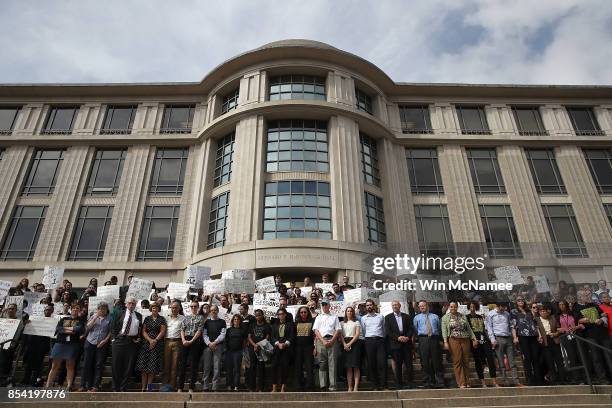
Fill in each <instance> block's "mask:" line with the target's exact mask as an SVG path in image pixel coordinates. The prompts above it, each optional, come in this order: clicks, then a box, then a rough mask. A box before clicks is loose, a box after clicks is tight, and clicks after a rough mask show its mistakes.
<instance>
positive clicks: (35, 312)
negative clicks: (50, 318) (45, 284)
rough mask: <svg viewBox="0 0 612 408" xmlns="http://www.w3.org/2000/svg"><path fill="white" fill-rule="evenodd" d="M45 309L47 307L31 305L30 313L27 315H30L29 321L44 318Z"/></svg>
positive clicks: (38, 304) (36, 304)
mask: <svg viewBox="0 0 612 408" xmlns="http://www.w3.org/2000/svg"><path fill="white" fill-rule="evenodd" d="M45 307H47V305H43V304H40V303H35V304H33V305H32V306H31V307H30V312H29V313H28V314H29V315H30V319H35V318H39V317H40V318H42V317H45Z"/></svg>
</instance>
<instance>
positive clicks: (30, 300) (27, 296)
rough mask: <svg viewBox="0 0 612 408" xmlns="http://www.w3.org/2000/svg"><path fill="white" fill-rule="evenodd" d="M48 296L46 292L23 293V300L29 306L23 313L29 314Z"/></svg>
mask: <svg viewBox="0 0 612 408" xmlns="http://www.w3.org/2000/svg"><path fill="white" fill-rule="evenodd" d="M47 296H48V295H47V294H46V293H44V292H23V300H24V301H25V302H26V303H27V304H28V305H27V306H26V307H25V308H24V309H23V311H24V312H26V313H28V314H29V313H30V312H31V311H32V306H33V305H35V304H37V303H40V301H41V300H42V299H44V298H46V297H47Z"/></svg>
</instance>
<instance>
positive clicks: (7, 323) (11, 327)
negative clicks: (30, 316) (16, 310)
mask: <svg viewBox="0 0 612 408" xmlns="http://www.w3.org/2000/svg"><path fill="white" fill-rule="evenodd" d="M20 322H21V320H19V319H0V343H3V342H5V341H7V340H12V339H13V338H14V337H15V333H16V332H17V328H19V323H20ZM10 345H11V343H10V342H9V343H6V344H4V347H3V348H4V349H6V350H8V349H9V348H10Z"/></svg>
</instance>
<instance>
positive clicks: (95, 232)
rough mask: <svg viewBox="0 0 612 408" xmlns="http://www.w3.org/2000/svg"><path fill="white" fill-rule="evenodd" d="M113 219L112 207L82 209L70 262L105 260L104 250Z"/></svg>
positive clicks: (71, 246)
mask: <svg viewBox="0 0 612 408" xmlns="http://www.w3.org/2000/svg"><path fill="white" fill-rule="evenodd" d="M112 218H113V207H111V206H83V207H81V210H80V211H79V218H78V220H77V224H76V228H75V230H74V234H73V236H72V244H71V245H70V253H69V254H68V260H69V261H78V260H88V261H101V260H102V258H104V248H105V247H106V238H107V236H108V228H109V227H110V223H111V219H112Z"/></svg>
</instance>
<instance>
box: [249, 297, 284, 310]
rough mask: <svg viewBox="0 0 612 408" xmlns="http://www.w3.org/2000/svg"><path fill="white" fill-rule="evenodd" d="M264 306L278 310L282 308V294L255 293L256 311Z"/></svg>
mask: <svg viewBox="0 0 612 408" xmlns="http://www.w3.org/2000/svg"><path fill="white" fill-rule="evenodd" d="M263 306H270V307H275V308H276V309H278V307H279V306H280V293H255V294H254V295H253V307H254V309H261V308H262V307H263Z"/></svg>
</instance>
